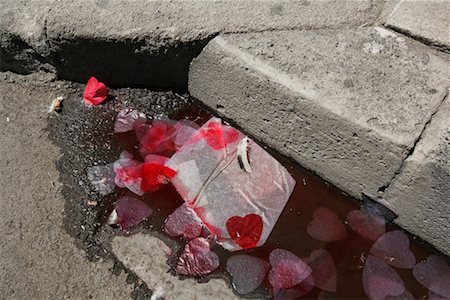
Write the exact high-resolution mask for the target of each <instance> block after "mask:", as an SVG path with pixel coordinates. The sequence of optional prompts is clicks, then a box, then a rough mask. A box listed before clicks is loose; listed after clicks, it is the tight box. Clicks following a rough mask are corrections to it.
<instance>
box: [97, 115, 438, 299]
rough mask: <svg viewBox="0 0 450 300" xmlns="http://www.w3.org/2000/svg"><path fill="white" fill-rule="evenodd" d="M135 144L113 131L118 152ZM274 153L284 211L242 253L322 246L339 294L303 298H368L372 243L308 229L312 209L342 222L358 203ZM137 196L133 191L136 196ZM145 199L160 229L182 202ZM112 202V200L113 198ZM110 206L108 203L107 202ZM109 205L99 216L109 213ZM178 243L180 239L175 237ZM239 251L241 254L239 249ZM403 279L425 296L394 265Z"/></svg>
mask: <svg viewBox="0 0 450 300" xmlns="http://www.w3.org/2000/svg"><path fill="white" fill-rule="evenodd" d="M210 116H211V115H210V114H208V113H207V112H206V111H204V110H202V109H201V108H199V107H196V106H189V107H188V108H186V109H184V110H183V111H181V112H179V113H178V114H177V115H175V116H173V118H174V119H180V118H187V119H190V120H194V121H196V122H197V123H198V124H199V125H201V124H203V123H204V122H206V121H207V120H208V119H209V118H210ZM136 145H138V142H137V140H136V137H135V136H134V133H133V132H131V133H124V134H117V135H116V136H115V138H114V141H113V145H112V147H113V148H115V149H117V150H118V152H120V151H122V150H128V151H129V152H131V153H133V154H134V155H135V157H138V156H139V152H138V149H137V147H136ZM272 154H273V155H274V156H275V157H276V158H277V159H278V160H279V161H280V162H281V163H282V164H283V165H284V166H285V167H286V168H287V169H288V170H289V172H290V173H291V175H292V176H293V177H294V179H295V180H296V182H297V184H296V186H295V189H294V191H293V193H292V196H291V197H290V199H289V202H288V204H287V206H286V208H285V209H284V211H283V213H282V215H281V217H280V219H279V221H278V223H277V224H276V226H275V228H274V230H273V232H272V234H271V236H270V238H269V239H268V240H267V242H266V243H265V245H264V246H263V247H260V248H257V249H254V250H251V251H246V252H247V253H249V254H251V255H253V256H257V257H259V258H262V259H264V260H267V261H268V258H269V254H270V252H271V251H272V250H273V249H275V248H282V249H286V250H289V251H291V252H293V253H294V254H296V255H297V256H298V257H301V258H302V257H306V256H308V255H309V254H310V253H311V251H312V250H315V249H318V248H324V249H326V250H327V251H329V253H330V254H331V255H332V256H333V258H334V261H335V263H336V270H337V278H338V284H337V292H333V293H332V292H325V291H322V290H320V289H318V288H314V289H313V290H312V291H311V292H310V293H309V294H308V295H306V296H305V297H304V298H305V299H338V298H339V299H367V296H366V295H365V293H364V290H363V285H362V266H363V262H364V258H365V257H366V256H367V253H369V249H370V247H371V245H372V244H373V241H369V240H367V239H365V238H362V237H360V236H359V235H358V234H356V233H355V232H353V231H352V230H351V229H350V228H348V229H349V230H348V232H349V233H350V238H349V239H346V240H345V241H342V242H331V243H327V242H321V241H318V240H316V239H314V238H312V237H311V236H309V234H308V233H307V232H306V226H307V224H308V223H309V222H310V221H311V220H312V215H313V212H314V210H315V209H317V208H319V207H327V208H329V209H331V210H332V211H333V212H335V213H336V214H337V215H338V216H339V218H340V219H342V220H345V217H346V215H347V213H348V212H349V211H351V210H354V209H358V208H359V202H357V201H356V200H354V199H352V198H350V197H349V196H347V195H345V194H343V193H342V192H340V191H339V190H337V189H336V188H334V187H333V186H331V185H329V184H327V183H326V182H324V181H323V180H321V179H320V178H318V177H317V176H315V175H313V174H311V173H310V172H307V171H306V170H304V169H303V168H301V167H300V166H298V165H297V164H295V163H293V162H292V161H291V160H289V159H287V158H285V157H283V156H281V155H279V154H276V153H274V152H272ZM117 191H118V193H119V194H121V195H127V194H129V195H134V194H132V193H131V192H129V191H127V190H122V189H121V190H117ZM134 196H135V195H134ZM143 200H144V201H145V202H146V203H147V204H148V205H149V206H150V207H151V208H152V209H153V210H154V213H153V214H152V215H151V216H150V218H149V219H148V221H147V222H146V227H149V228H152V229H154V230H156V231H158V232H162V227H163V224H164V220H165V219H166V217H167V216H168V215H169V214H170V213H172V212H173V211H174V210H175V209H176V208H177V207H178V206H180V205H181V204H182V203H183V200H182V199H181V198H180V196H179V195H178V193H177V192H176V191H175V189H174V188H173V187H172V186H171V185H170V184H169V185H167V186H165V187H164V188H163V189H161V190H159V191H157V192H155V193H151V194H147V195H145V196H144V197H143ZM111 201H114V199H112V200H111ZM110 204H112V202H111V203H110ZM110 209H111V205H109V206H108V208H107V209H106V211H105V212H104V214H103V216H105V215H107V213H108V211H110ZM394 229H398V228H396V227H395V226H394V225H389V226H388V230H394ZM410 240H411V247H410V249H411V250H412V251H413V252H414V254H415V256H416V259H417V261H418V262H419V261H421V260H423V259H425V258H426V257H427V256H428V255H430V254H432V253H434V251H433V250H432V249H430V248H429V247H427V246H425V245H424V244H423V243H420V242H419V241H418V240H415V239H414V238H413V237H410ZM178 242H179V243H182V241H181V240H178ZM213 250H214V251H215V252H216V253H217V254H218V255H219V257H220V261H221V265H220V267H219V269H218V270H217V271H215V272H214V274H213V275H214V276H218V275H222V276H229V275H228V274H227V272H226V270H225V263H226V261H227V259H228V257H230V256H231V255H233V254H231V253H229V252H227V251H225V250H223V248H221V247H220V246H214V248H213ZM241 253H242V252H241ZM396 271H397V272H398V273H399V275H400V276H401V277H402V279H403V280H404V282H405V285H406V288H407V289H408V290H409V291H410V292H411V293H412V294H413V295H414V297H415V298H416V299H425V298H426V295H427V290H426V288H424V287H423V286H421V285H420V284H419V283H417V281H416V280H415V279H414V277H413V275H412V272H411V270H400V269H396ZM257 295H258V296H261V295H264V296H265V297H271V287H270V285H269V283H268V280H267V279H266V280H265V281H264V282H263V284H262V285H261V287H260V288H258V290H257V291H255V292H254V293H253V294H251V295H250V296H257Z"/></svg>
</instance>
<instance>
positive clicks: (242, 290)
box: [227, 254, 270, 295]
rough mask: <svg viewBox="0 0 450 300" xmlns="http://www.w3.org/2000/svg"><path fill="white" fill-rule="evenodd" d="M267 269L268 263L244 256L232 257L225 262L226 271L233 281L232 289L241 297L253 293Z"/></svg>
mask: <svg viewBox="0 0 450 300" xmlns="http://www.w3.org/2000/svg"><path fill="white" fill-rule="evenodd" d="M269 269H270V265H269V263H268V262H266V261H264V260H262V259H259V258H257V257H254V256H250V255H246V254H240V255H234V256H232V257H230V258H229V259H228V261H227V271H228V273H230V275H231V277H232V279H233V288H234V289H235V290H236V292H238V293H239V294H241V295H245V294H248V293H250V292H252V291H254V290H255V289H256V288H257V287H258V286H259V285H260V284H261V282H262V281H263V280H264V277H266V274H267V271H269Z"/></svg>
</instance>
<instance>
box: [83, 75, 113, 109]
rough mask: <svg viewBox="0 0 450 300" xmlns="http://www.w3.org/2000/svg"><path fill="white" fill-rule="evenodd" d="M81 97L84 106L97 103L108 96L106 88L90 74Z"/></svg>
mask: <svg viewBox="0 0 450 300" xmlns="http://www.w3.org/2000/svg"><path fill="white" fill-rule="evenodd" d="M83 97H84V104H85V105H86V106H92V105H99V104H100V103H102V102H103V101H105V99H106V97H108V88H107V87H106V85H105V84H104V83H102V82H99V81H98V80H97V78H95V77H93V76H92V77H91V78H89V80H88V82H87V84H86V88H85V89H84V93H83Z"/></svg>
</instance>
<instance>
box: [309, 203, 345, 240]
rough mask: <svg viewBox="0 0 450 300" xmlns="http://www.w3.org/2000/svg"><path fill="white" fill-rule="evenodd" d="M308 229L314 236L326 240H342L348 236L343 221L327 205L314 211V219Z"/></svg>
mask: <svg viewBox="0 0 450 300" xmlns="http://www.w3.org/2000/svg"><path fill="white" fill-rule="evenodd" d="M306 231H307V232H308V234H309V235H310V236H312V237H313V238H315V239H317V240H319V241H324V242H333V241H341V240H345V239H347V238H348V233H347V230H346V229H345V226H344V224H343V222H342V221H341V220H340V219H339V218H338V216H337V215H336V214H335V213H334V212H333V211H331V210H330V209H328V208H326V207H319V208H318V209H316V210H315V211H314V214H313V220H312V221H311V222H310V223H309V224H308V226H307V227H306Z"/></svg>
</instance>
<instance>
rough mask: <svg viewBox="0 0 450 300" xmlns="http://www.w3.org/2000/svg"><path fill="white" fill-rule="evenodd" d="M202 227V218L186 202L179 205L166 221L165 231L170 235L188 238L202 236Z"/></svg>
mask: <svg viewBox="0 0 450 300" xmlns="http://www.w3.org/2000/svg"><path fill="white" fill-rule="evenodd" d="M202 229H203V226H202V223H201V221H200V219H199V218H198V217H197V215H196V214H195V212H194V211H193V210H192V209H191V208H189V207H188V206H187V205H186V204H183V205H181V206H180V207H178V208H177V209H176V210H175V211H174V212H173V213H172V214H170V215H169V216H168V217H167V219H166V221H165V223H164V231H165V232H166V233H167V234H168V235H169V236H182V237H183V238H184V239H186V240H191V239H193V238H196V237H198V236H200V234H201V233H202Z"/></svg>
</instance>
